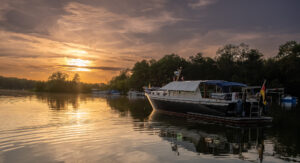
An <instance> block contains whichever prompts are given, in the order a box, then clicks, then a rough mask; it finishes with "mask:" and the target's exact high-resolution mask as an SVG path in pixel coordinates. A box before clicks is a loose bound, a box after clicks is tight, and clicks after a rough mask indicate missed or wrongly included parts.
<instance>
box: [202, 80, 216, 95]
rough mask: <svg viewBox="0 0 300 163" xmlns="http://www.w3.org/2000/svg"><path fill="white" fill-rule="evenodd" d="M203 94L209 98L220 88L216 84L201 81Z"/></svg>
mask: <svg viewBox="0 0 300 163" xmlns="http://www.w3.org/2000/svg"><path fill="white" fill-rule="evenodd" d="M199 88H200V92H201V96H202V97H203V98H209V97H210V94H211V93H216V92H217V91H218V88H217V86H216V85H206V84H203V83H201V84H200V85H199Z"/></svg>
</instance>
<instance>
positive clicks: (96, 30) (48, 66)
mask: <svg viewBox="0 0 300 163" xmlns="http://www.w3.org/2000/svg"><path fill="white" fill-rule="evenodd" d="M299 15H300V2H299V1H297V0H288V1H286V0H275V1H274V0H264V1H260V0H251V1H250V0H239V1H237V0H186V1H182V0H149V1H144V0H124V1H119V0H110V1H106V0H100V1H94V0H76V1H75V0H63V1H62V0H26V1H20V0H1V5H0V68H1V69H0V75H5V76H16V77H26V78H30V79H42V80H46V79H47V76H49V75H50V73H52V72H54V71H67V72H68V73H76V72H78V73H80V75H81V78H82V79H83V80H84V81H87V82H106V81H108V80H109V79H111V77H113V76H114V75H116V74H118V71H119V70H121V69H122V68H124V69H125V68H131V67H132V66H133V64H134V63H135V62H136V61H139V60H141V59H151V58H154V59H159V58H160V57H162V56H163V55H164V54H170V53H177V54H179V55H181V56H183V57H188V56H191V55H194V54H196V53H198V52H203V53H204V55H206V56H212V57H213V56H214V55H215V52H216V50H217V49H218V48H220V47H222V46H223V45H225V44H229V43H233V44H239V43H242V42H243V43H246V44H249V45H250V47H252V48H257V49H259V50H260V51H261V52H262V53H263V54H264V55H265V56H266V57H270V56H274V55H276V53H277V51H278V46H279V45H280V44H283V43H285V42H286V41H288V40H296V41H300V31H299V29H300V23H299V21H298V19H299Z"/></svg>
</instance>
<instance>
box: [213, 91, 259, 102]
mask: <svg viewBox="0 0 300 163" xmlns="http://www.w3.org/2000/svg"><path fill="white" fill-rule="evenodd" d="M244 95H245V94H243V92H231V93H209V97H208V98H212V99H219V100H227V101H237V100H242V99H243V96H244ZM246 99H247V100H250V99H252V100H256V99H258V95H252V94H249V93H247V94H246Z"/></svg>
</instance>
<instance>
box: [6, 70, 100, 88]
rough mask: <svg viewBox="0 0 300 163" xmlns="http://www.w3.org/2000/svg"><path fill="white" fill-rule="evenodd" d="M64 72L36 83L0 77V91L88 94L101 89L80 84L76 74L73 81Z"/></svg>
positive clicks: (56, 73) (94, 85)
mask: <svg viewBox="0 0 300 163" xmlns="http://www.w3.org/2000/svg"><path fill="white" fill-rule="evenodd" d="M68 77H69V75H68V74H66V73H63V72H59V71H58V72H54V73H53V74H51V75H50V76H49V78H48V80H47V81H34V80H27V79H18V78H8V77H2V76H0V89H21V90H31V91H37V92H64V93H88V92H91V90H92V89H93V88H99V84H88V83H82V82H80V76H79V75H78V74H75V75H74V77H73V79H72V80H68Z"/></svg>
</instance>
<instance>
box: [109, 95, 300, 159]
mask: <svg viewBox="0 0 300 163" xmlns="http://www.w3.org/2000/svg"><path fill="white" fill-rule="evenodd" d="M107 100H108V104H109V105H110V106H111V107H112V109H114V110H118V111H119V113H120V115H122V116H125V115H126V116H128V115H131V116H132V117H133V118H134V119H140V120H141V121H144V122H145V123H135V124H134V125H135V130H137V131H144V132H147V133H149V134H152V135H157V136H160V137H161V138H163V140H165V141H168V142H169V143H170V146H171V147H170V150H172V151H173V152H174V153H175V154H176V155H178V156H179V155H180V151H179V150H178V149H179V148H184V149H186V150H189V151H192V152H195V153H198V154H200V155H201V154H204V155H212V156H214V157H218V158H220V157H221V158H222V157H229V158H230V157H231V155H233V156H236V157H237V158H239V159H241V160H248V161H259V162H263V160H264V155H266V156H268V157H274V158H280V159H282V160H288V161H297V162H298V161H299V153H300V151H299V147H300V146H299V140H298V139H299V137H300V135H299V129H297V128H295V125H296V126H298V124H299V123H298V122H293V121H294V120H297V118H296V117H294V116H295V115H297V116H298V115H299V113H287V112H286V111H285V110H283V109H282V108H278V106H272V107H273V108H274V110H277V109H280V110H281V112H280V113H278V112H277V113H274V112H273V116H274V118H275V119H274V121H275V125H274V126H273V127H270V126H260V127H251V128H247V127H236V126H235V127H228V126H220V125H214V124H208V123H205V122H201V121H199V120H192V119H186V118H180V117H174V116H171V115H167V114H165V113H160V112H155V111H153V112H152V113H151V115H150V116H148V115H149V113H150V110H151V107H150V106H148V105H147V103H146V104H142V103H143V100H129V99H127V98H124V97H122V98H108V99H107ZM145 105H146V107H145ZM276 107H277V108H276ZM142 108H143V109H142ZM144 109H145V110H146V111H144ZM283 113H284V114H283ZM275 115H276V116H275ZM279 117H280V118H281V119H280V118H279ZM282 118H284V120H282ZM145 119H147V120H148V121H145ZM287 119H289V120H288V121H290V122H288V121H287ZM290 123H291V124H293V125H290ZM280 124H281V125H283V126H279V125H280ZM286 141H288V142H286ZM265 142H267V146H268V150H267V151H266V150H265Z"/></svg>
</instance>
